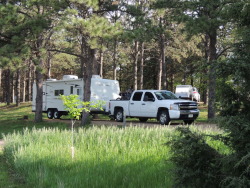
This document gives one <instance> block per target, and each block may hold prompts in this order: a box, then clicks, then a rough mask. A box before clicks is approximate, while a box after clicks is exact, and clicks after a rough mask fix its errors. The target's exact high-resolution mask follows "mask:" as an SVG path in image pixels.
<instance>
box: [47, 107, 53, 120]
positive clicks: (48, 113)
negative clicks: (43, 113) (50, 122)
mask: <svg viewBox="0 0 250 188" xmlns="http://www.w3.org/2000/svg"><path fill="white" fill-rule="evenodd" d="M53 115H54V111H53V110H52V109H49V110H48V111H47V117H48V118H49V119H53V117H54V116H53Z"/></svg>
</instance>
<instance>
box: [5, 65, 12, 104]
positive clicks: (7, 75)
mask: <svg viewBox="0 0 250 188" xmlns="http://www.w3.org/2000/svg"><path fill="white" fill-rule="evenodd" d="M10 97H11V92H10V69H7V70H6V72H5V100H6V104H7V105H10Z"/></svg>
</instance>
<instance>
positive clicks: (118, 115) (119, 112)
mask: <svg viewBox="0 0 250 188" xmlns="http://www.w3.org/2000/svg"><path fill="white" fill-rule="evenodd" d="M115 120H116V121H117V122H122V121H123V109H122V108H118V109H117V110H115Z"/></svg>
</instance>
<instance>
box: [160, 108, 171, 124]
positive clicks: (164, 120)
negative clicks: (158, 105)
mask: <svg viewBox="0 0 250 188" xmlns="http://www.w3.org/2000/svg"><path fill="white" fill-rule="evenodd" d="M159 122H160V124H161V125H168V124H169V122H170V118H169V114H168V111H167V110H162V111H160V112H159Z"/></svg>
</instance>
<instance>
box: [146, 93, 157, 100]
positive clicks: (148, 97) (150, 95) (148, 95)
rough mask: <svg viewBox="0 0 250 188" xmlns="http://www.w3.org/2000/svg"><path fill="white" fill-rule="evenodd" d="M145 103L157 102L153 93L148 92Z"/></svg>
mask: <svg viewBox="0 0 250 188" xmlns="http://www.w3.org/2000/svg"><path fill="white" fill-rule="evenodd" d="M143 101H155V98H154V95H153V94H152V93H151V92H146V93H145V95H144V98H143Z"/></svg>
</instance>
